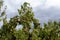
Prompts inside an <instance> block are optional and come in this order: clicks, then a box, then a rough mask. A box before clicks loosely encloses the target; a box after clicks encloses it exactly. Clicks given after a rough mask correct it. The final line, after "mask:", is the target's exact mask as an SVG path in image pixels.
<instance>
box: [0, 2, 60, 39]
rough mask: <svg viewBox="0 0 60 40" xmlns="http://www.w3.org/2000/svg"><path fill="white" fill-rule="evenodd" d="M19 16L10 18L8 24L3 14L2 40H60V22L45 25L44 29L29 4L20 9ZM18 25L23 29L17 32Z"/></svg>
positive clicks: (0, 34)
mask: <svg viewBox="0 0 60 40" xmlns="http://www.w3.org/2000/svg"><path fill="white" fill-rule="evenodd" d="M18 13H19V15H16V16H14V17H13V18H10V21H9V22H7V17H6V13H5V11H3V12H2V13H1V17H3V16H4V15H5V17H4V18H1V17H0V18H1V21H3V25H2V27H1V29H0V40H60V22H56V21H54V22H48V23H47V24H46V23H44V26H43V27H44V28H42V26H41V25H40V22H39V20H38V19H36V18H35V17H34V12H33V10H32V7H31V6H30V4H29V3H27V2H24V4H23V5H21V8H20V9H18ZM17 25H22V26H23V28H22V29H19V30H16V26H17Z"/></svg>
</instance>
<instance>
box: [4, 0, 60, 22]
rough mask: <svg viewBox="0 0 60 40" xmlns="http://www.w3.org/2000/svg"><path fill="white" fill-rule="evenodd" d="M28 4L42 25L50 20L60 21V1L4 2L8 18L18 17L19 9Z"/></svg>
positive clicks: (14, 0)
mask: <svg viewBox="0 0 60 40" xmlns="http://www.w3.org/2000/svg"><path fill="white" fill-rule="evenodd" d="M24 2H28V3H30V5H31V6H32V8H33V11H34V14H35V17H36V18H38V19H39V20H40V22H41V23H44V22H48V20H59V19H60V0H4V6H6V5H7V12H6V14H7V17H8V19H9V18H10V17H14V16H15V15H18V11H17V9H19V8H20V6H21V5H22V4H23V3H24Z"/></svg>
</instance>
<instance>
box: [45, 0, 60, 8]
mask: <svg viewBox="0 0 60 40" xmlns="http://www.w3.org/2000/svg"><path fill="white" fill-rule="evenodd" d="M51 6H53V7H60V0H47V1H46V3H45V6H44V7H46V8H48V7H51Z"/></svg>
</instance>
